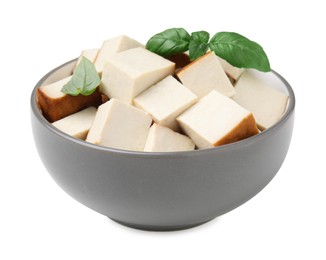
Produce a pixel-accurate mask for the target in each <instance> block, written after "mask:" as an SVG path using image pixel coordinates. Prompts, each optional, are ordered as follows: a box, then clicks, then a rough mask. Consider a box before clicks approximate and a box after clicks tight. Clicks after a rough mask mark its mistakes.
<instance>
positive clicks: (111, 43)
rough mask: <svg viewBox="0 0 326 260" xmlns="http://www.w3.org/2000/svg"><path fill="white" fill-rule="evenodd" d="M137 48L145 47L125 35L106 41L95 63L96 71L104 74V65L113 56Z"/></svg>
mask: <svg viewBox="0 0 326 260" xmlns="http://www.w3.org/2000/svg"><path fill="white" fill-rule="evenodd" d="M137 47H144V45H143V44H141V43H139V42H137V41H136V40H134V39H131V38H129V37H128V36H125V35H120V36H118V37H115V38H112V39H109V40H106V41H104V42H103V44H102V47H101V49H100V50H99V52H98V55H97V57H96V60H95V63H94V65H95V69H96V71H97V72H98V73H99V74H101V73H102V71H103V68H104V65H105V64H106V63H107V62H108V60H109V59H110V56H111V55H112V54H115V53H118V52H121V51H125V50H129V49H132V48H137Z"/></svg>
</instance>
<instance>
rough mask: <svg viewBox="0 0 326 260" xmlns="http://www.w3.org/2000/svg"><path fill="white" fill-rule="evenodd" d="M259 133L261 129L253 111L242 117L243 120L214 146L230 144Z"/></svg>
mask: <svg viewBox="0 0 326 260" xmlns="http://www.w3.org/2000/svg"><path fill="white" fill-rule="evenodd" d="M258 133H259V130H258V128H257V125H256V121H255V118H254V116H253V114H252V113H250V114H249V115H248V116H247V117H245V118H244V119H242V121H241V122H240V123H239V124H238V125H237V126H236V127H235V128H233V130H231V131H230V132H229V133H227V134H226V135H225V136H224V137H223V138H221V139H220V140H218V141H217V142H216V143H215V144H214V146H220V145H224V144H230V143H233V142H237V141H240V140H243V139H245V138H248V137H250V136H253V135H256V134H258Z"/></svg>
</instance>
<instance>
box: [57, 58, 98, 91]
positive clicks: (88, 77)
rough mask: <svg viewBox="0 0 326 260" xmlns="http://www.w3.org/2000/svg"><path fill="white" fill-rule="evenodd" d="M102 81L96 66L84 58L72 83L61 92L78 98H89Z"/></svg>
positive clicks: (75, 72)
mask: <svg viewBox="0 0 326 260" xmlns="http://www.w3.org/2000/svg"><path fill="white" fill-rule="evenodd" d="M100 82H101V79H100V77H99V75H98V73H97V72H96V69H95V66H94V64H93V63H92V62H91V61H89V60H88V59H87V58H85V57H82V59H81V61H80V63H79V64H78V66H77V67H76V68H75V70H74V74H73V76H72V78H71V79H70V81H69V82H68V83H67V84H66V85H64V86H63V88H62V89H61V92H63V93H66V94H69V95H72V96H77V95H79V94H81V95H83V96H89V95H91V94H93V93H94V92H95V90H96V88H97V87H98V86H99V85H100Z"/></svg>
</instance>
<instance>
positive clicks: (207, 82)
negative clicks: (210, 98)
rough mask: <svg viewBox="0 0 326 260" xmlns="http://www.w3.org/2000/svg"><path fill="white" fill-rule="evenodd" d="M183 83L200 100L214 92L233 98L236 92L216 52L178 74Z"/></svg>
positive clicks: (203, 57)
mask: <svg viewBox="0 0 326 260" xmlns="http://www.w3.org/2000/svg"><path fill="white" fill-rule="evenodd" d="M177 76H178V78H179V79H180V80H181V82H182V83H183V84H184V85H185V86H186V87H187V88H189V89H190V90H191V91H192V92H194V93H195V94H196V95H197V96H198V97H199V98H201V97H203V96H206V95H207V94H208V93H209V92H211V91H212V90H216V91H218V92H220V93H221V94H223V95H225V96H227V97H231V96H232V95H234V93H235V90H234V87H233V86H232V84H231V82H230V80H229V79H228V77H227V75H226V74H225V72H224V70H223V68H222V66H221V64H220V62H219V61H218V58H217V56H216V55H215V53H214V52H208V53H207V54H205V55H204V56H202V57H200V58H198V59H196V60H195V61H193V62H192V63H190V64H189V65H187V66H186V67H184V68H183V69H181V70H180V71H179V72H178V73H177Z"/></svg>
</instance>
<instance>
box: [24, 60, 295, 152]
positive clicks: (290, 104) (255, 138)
mask: <svg viewBox="0 0 326 260" xmlns="http://www.w3.org/2000/svg"><path fill="white" fill-rule="evenodd" d="M76 61H77V58H76V59H73V60H70V61H68V62H65V63H63V64H62V65H60V66H58V67H56V68H54V69H52V70H51V71H49V72H48V73H47V74H45V75H44V76H43V77H42V78H41V79H40V80H39V81H38V82H37V84H36V85H35V87H34V89H33V91H32V94H31V97H30V102H31V111H32V113H33V115H34V116H35V118H36V119H37V120H38V121H39V122H40V123H41V124H42V125H43V126H44V127H45V128H46V129H47V130H49V131H50V132H52V133H54V134H56V135H58V136H60V137H62V138H64V139H65V140H66V141H68V142H72V143H74V144H78V145H80V146H83V147H86V148H89V149H94V150H97V151H102V152H107V153H110V154H112V155H123V156H126V155H128V156H136V157H146V158H157V157H176V156H178V157H179V156H182V157H183V156H186V157H187V156H196V155H204V154H207V153H212V152H219V151H221V152H222V151H223V152H226V151H232V150H234V149H238V148H240V147H246V146H248V145H251V144H253V143H256V142H259V141H260V140H262V139H265V138H267V137H268V136H269V135H273V134H274V133H275V132H277V131H278V130H279V129H280V128H281V127H282V126H283V125H284V124H285V123H286V121H287V120H288V119H289V118H290V117H291V116H292V114H293V113H294V109H295V95H294V91H293V89H292V87H291V86H290V84H289V83H288V82H287V80H286V79H285V78H283V76H281V75H280V74H279V73H277V72H276V71H274V70H271V72H272V73H273V74H274V75H275V76H276V77H278V78H279V79H280V80H281V81H282V83H283V84H284V86H285V87H286V89H287V91H288V95H289V99H288V100H289V101H288V106H287V109H286V111H285V113H284V114H283V115H282V117H281V118H280V120H279V121H278V122H277V123H275V124H274V125H273V126H271V127H270V128H268V129H266V130H264V131H262V132H261V133H259V134H257V135H254V136H251V137H249V138H246V139H244V140H241V141H237V142H235V143H231V144H226V145H222V146H217V147H212V148H205V149H199V150H191V151H175V152H145V151H131V150H123V149H117V148H110V147H105V146H100V145H96V144H92V143H88V142H86V141H83V140H80V139H77V138H75V137H72V136H70V135H68V134H66V133H64V132H62V131H61V130H59V129H57V128H56V127H54V126H53V125H52V124H51V123H50V122H48V121H47V120H46V118H45V117H44V116H43V115H42V112H41V110H40V109H39V106H38V104H37V94H36V93H37V89H38V88H39V87H40V86H41V85H42V84H43V82H44V81H45V80H46V79H47V78H48V77H49V76H50V75H52V74H53V73H54V72H56V71H58V70H60V69H61V68H63V67H65V66H66V65H68V64H70V63H73V62H76Z"/></svg>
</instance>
